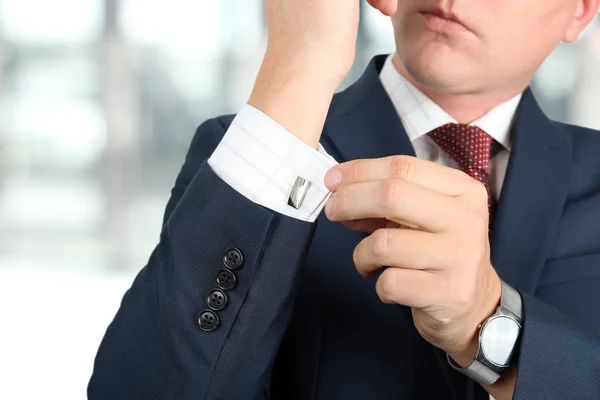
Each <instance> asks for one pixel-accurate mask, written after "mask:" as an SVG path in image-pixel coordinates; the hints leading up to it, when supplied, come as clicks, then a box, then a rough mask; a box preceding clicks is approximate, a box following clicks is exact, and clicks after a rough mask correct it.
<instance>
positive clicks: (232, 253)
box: [223, 249, 244, 269]
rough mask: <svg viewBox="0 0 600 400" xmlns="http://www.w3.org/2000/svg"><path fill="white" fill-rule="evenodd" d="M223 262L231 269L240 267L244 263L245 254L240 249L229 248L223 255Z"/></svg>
mask: <svg viewBox="0 0 600 400" xmlns="http://www.w3.org/2000/svg"><path fill="white" fill-rule="evenodd" d="M223 262H224V263H225V266H226V267H227V268H229V269H239V268H242V266H243V265H244V255H243V254H242V252H241V251H240V250H239V249H229V250H227V253H225V256H224V257H223Z"/></svg>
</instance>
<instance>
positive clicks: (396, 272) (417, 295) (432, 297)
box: [375, 268, 444, 309]
mask: <svg viewBox="0 0 600 400" xmlns="http://www.w3.org/2000/svg"><path fill="white" fill-rule="evenodd" d="M443 288H444V283H443V280H442V278H441V277H440V276H438V275H436V274H434V273H432V272H428V271H419V270H414V269H403V268H388V269H386V270H385V271H383V273H382V274H381V275H379V278H378V279H377V283H376V285H375V290H376V291H377V296H379V299H380V300H381V301H382V302H384V303H386V304H402V305H404V306H407V307H414V308H419V309H422V308H427V307H430V306H432V305H434V304H439V299H440V298H441V297H442V295H443V290H444V289H443Z"/></svg>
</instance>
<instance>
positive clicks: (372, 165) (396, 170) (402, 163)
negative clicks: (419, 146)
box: [325, 156, 472, 196]
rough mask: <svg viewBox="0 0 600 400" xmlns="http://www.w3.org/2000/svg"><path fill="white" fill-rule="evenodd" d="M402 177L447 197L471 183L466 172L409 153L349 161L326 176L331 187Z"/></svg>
mask: <svg viewBox="0 0 600 400" xmlns="http://www.w3.org/2000/svg"><path fill="white" fill-rule="evenodd" d="M340 175H341V177H340ZM383 179H399V180H404V181H408V182H411V183H415V184H418V185H421V186H423V187H425V188H427V189H430V190H433V191H436V192H440V193H442V194H445V195H447V196H458V195H460V194H461V193H463V192H465V191H466V190H467V188H468V187H469V186H468V185H469V184H471V183H472V182H471V178H469V176H467V175H466V174H465V173H463V172H461V171H459V170H457V169H453V168H450V167H446V166H443V165H440V164H436V163H433V162H431V161H427V160H421V159H418V158H416V157H410V156H391V157H385V158H377V159H361V160H353V161H348V162H345V163H342V164H339V165H336V166H335V167H333V168H331V169H330V170H329V171H328V172H327V175H326V176H325V184H326V185H327V187H328V188H329V189H330V190H332V191H333V190H339V189H340V188H341V187H344V186H348V185H352V184H354V183H358V182H366V181H376V180H383Z"/></svg>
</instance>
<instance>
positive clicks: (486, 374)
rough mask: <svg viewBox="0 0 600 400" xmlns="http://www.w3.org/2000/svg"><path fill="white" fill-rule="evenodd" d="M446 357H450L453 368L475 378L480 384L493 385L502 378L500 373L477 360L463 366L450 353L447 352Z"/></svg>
mask: <svg viewBox="0 0 600 400" xmlns="http://www.w3.org/2000/svg"><path fill="white" fill-rule="evenodd" d="M446 358H447V359H448V364H450V366H451V367H452V368H454V369H455V370H457V371H459V372H461V373H462V374H463V375H466V376H468V377H469V378H471V379H473V380H474V381H475V382H477V383H479V384H480V385H493V384H494V383H496V381H497V380H498V379H500V374H497V373H496V372H494V371H492V370H491V369H489V368H488V367H486V366H485V365H484V364H483V363H480V362H479V361H477V360H473V362H472V363H471V365H469V366H468V367H467V368H461V367H460V365H458V364H457V363H456V362H455V361H454V360H453V359H452V357H450V356H449V355H448V354H446Z"/></svg>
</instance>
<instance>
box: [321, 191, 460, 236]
mask: <svg viewBox="0 0 600 400" xmlns="http://www.w3.org/2000/svg"><path fill="white" fill-rule="evenodd" d="M457 204H458V201H457V199H455V198H453V197H448V196H444V195H442V194H440V193H437V192H434V191H431V190H429V189H426V188H424V187H422V186H419V185H417V184H414V183H410V182H407V181H401V180H381V181H368V182H360V183H355V184H352V185H349V186H344V187H342V188H341V189H340V190H338V191H337V192H335V193H334V194H333V195H332V196H331V198H330V199H329V200H328V201H327V204H326V205H325V213H326V215H327V217H328V218H329V219H330V220H331V221H334V222H344V221H354V220H359V219H366V218H386V219H388V220H390V221H394V222H396V223H398V224H402V225H406V226H409V227H413V228H417V229H421V230H426V231H429V232H442V231H445V230H446V229H447V228H448V227H449V225H450V224H451V223H452V217H453V215H456V214H457V211H458V210H457ZM455 210H456V211H455Z"/></svg>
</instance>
